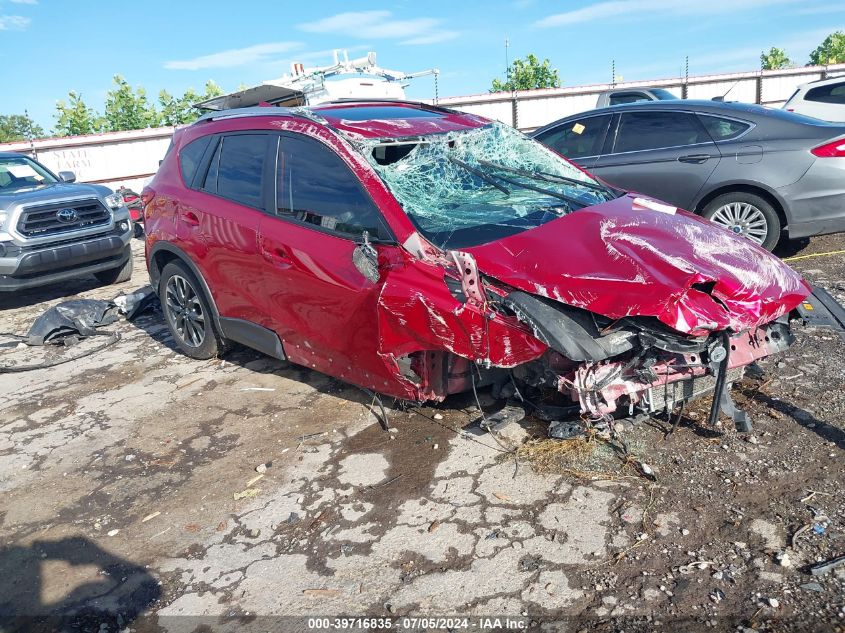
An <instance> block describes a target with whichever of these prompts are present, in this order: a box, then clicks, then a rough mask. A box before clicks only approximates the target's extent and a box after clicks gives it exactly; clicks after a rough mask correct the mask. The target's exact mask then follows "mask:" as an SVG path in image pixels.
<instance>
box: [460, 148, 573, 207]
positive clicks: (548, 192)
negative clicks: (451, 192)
mask: <svg viewBox="0 0 845 633" xmlns="http://www.w3.org/2000/svg"><path fill="white" fill-rule="evenodd" d="M450 160H457V159H450ZM479 162H480V161H479ZM482 173H483V172H482ZM484 175H485V176H487V178H492V176H490V174H484ZM496 178H498V179H499V180H503V181H505V182H506V183H509V184H511V185H515V186H517V187H521V188H523V189H530V190H531V191H536V192H537V193H542V194H545V195H547V196H551V197H552V198H557V199H558V200H563V201H565V202H568V203H570V204H577V205H578V206H579V207H580V208H582V209H583V208H584V207H587V206H589V205H588V204H586V203H585V202H584V201H583V200H581V199H579V198H576V197H575V196H568V195H566V194H565V193H559V192H557V191H552V190H551V189H544V188H543V187H537V186H536V185H529V184H528V183H527V182H519V181H518V180H514V179H513V178H508V177H507V176H502V175H500V174H499V175H496Z"/></svg>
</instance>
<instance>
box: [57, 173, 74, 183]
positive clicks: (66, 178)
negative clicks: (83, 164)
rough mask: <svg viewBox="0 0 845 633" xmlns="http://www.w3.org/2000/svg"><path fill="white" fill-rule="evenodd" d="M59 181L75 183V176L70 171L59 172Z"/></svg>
mask: <svg viewBox="0 0 845 633" xmlns="http://www.w3.org/2000/svg"><path fill="white" fill-rule="evenodd" d="M59 180H61V181H62V182H76V174H74V173H73V172H72V171H60V172H59Z"/></svg>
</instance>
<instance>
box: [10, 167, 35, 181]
mask: <svg viewBox="0 0 845 633" xmlns="http://www.w3.org/2000/svg"><path fill="white" fill-rule="evenodd" d="M6 169H8V170H9V173H10V174H12V175H13V176H14V177H15V178H35V179H36V180H44V177H43V176H41V175H39V174H38V172H37V171H35V170H34V169H33V168H32V166H31V165H26V164H23V165H6Z"/></svg>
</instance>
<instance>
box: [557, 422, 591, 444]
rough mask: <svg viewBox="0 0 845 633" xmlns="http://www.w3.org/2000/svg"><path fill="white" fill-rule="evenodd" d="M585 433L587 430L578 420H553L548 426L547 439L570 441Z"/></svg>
mask: <svg viewBox="0 0 845 633" xmlns="http://www.w3.org/2000/svg"><path fill="white" fill-rule="evenodd" d="M586 432H587V428H586V427H585V426H584V424H583V423H582V422H580V421H579V420H555V421H554V422H552V423H550V424H549V437H551V438H553V439H556V440H570V439H572V438H574V437H580V436H581V435H584V434H585V433H586Z"/></svg>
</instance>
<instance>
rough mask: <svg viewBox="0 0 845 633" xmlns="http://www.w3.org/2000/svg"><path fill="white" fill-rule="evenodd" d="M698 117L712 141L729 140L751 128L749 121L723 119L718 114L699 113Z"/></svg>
mask: <svg viewBox="0 0 845 633" xmlns="http://www.w3.org/2000/svg"><path fill="white" fill-rule="evenodd" d="M698 118H699V120H700V121H701V123H702V124H703V125H704V128H705V129H706V130H707V133H708V134H709V135H710V138H712V139H713V140H714V141H729V140H731V139H734V138H737V137H738V136H741V135H742V134H744V133H745V132H746V131H747V130H749V129H750V128H751V124H750V123H744V122H742V121H736V120H734V119H725V118H722V117H720V116H712V115H709V114H699V115H698Z"/></svg>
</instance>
